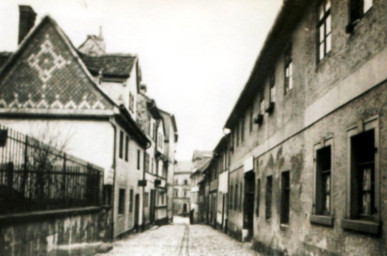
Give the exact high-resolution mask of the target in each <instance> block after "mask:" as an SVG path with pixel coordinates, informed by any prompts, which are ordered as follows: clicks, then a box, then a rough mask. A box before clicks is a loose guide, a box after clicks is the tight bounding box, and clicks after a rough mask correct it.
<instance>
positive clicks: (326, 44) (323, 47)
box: [318, 0, 332, 61]
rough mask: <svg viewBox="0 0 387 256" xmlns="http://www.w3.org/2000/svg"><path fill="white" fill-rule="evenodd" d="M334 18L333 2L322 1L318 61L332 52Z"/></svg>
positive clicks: (319, 21)
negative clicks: (332, 24)
mask: <svg viewBox="0 0 387 256" xmlns="http://www.w3.org/2000/svg"><path fill="white" fill-rule="evenodd" d="M331 23H332V18H331V1H330V0H322V1H321V4H320V7H319V19H318V33H319V41H318V42H319V43H318V46H319V53H318V56H319V57H318V60H319V61H320V60H322V59H323V58H324V57H325V56H327V55H328V53H329V52H330V51H331V47H332V43H331V41H332V36H331V30H332V26H331Z"/></svg>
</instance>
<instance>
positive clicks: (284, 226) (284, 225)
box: [280, 223, 289, 230]
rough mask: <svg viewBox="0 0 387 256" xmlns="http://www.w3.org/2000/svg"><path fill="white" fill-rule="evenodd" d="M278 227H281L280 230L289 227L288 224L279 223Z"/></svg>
mask: <svg viewBox="0 0 387 256" xmlns="http://www.w3.org/2000/svg"><path fill="white" fill-rule="evenodd" d="M280 229H281V230H288V229H289V224H286V223H281V224H280Z"/></svg>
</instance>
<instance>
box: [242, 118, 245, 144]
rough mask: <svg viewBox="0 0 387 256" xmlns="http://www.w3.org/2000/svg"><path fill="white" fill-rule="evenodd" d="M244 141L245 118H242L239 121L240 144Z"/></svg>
mask: <svg viewBox="0 0 387 256" xmlns="http://www.w3.org/2000/svg"><path fill="white" fill-rule="evenodd" d="M244 139H245V118H244V117H242V119H241V142H243V141H244Z"/></svg>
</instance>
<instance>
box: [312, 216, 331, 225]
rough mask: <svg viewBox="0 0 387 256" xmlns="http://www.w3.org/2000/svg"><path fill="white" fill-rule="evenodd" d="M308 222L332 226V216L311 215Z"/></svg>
mask: <svg viewBox="0 0 387 256" xmlns="http://www.w3.org/2000/svg"><path fill="white" fill-rule="evenodd" d="M310 223H312V224H317V225H322V226H328V227H333V217H332V216H330V215H311V216H310Z"/></svg>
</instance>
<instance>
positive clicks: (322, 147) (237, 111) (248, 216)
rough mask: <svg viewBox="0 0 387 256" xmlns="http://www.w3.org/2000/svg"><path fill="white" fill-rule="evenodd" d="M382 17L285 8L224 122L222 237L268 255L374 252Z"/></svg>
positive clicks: (381, 125)
mask: <svg viewBox="0 0 387 256" xmlns="http://www.w3.org/2000/svg"><path fill="white" fill-rule="evenodd" d="M386 12H387V2H386V1H385V0H380V1H376V0H374V1H368V0H348V1H334V0H331V1H329V0H323V1H303V0H294V1H284V3H283V6H282V8H281V10H280V12H279V14H278V16H277V18H276V21H275V23H274V25H273V27H272V29H271V31H270V33H269V35H268V37H267V39H266V41H265V43H264V46H263V48H262V51H261V53H260V55H259V57H258V59H257V61H256V63H255V66H254V68H253V71H252V73H251V75H250V77H249V79H248V81H247V83H246V85H245V87H244V89H243V91H242V93H241V95H240V97H239V98H238V100H237V103H236V104H235V107H234V108H233V110H232V112H231V114H230V116H229V118H228V120H227V122H226V124H225V128H228V129H230V130H231V133H230V140H229V141H230V143H229V151H230V162H229V163H230V166H229V178H228V194H229V198H228V201H229V206H228V224H227V225H228V227H227V233H228V234H230V235H232V236H234V237H236V238H238V239H241V240H249V239H251V240H252V243H253V246H254V247H255V249H257V250H258V251H260V252H262V253H264V254H269V255H272V254H279V255H281V254H285V255H310V254H313V255H384V254H385V251H386V250H387V247H386V244H387V243H386V235H387V229H386V227H385V225H382V223H383V222H385V221H386V218H387V212H386V209H387V208H386V202H385V200H384V199H383V198H385V197H386V196H387V194H386V190H385V189H384V188H385V187H386V180H385V179H384V178H383V170H384V169H386V166H387V162H386V157H385V156H386V145H387V143H386V139H387V137H386V136H387V132H386V128H385V127H386V125H385V124H386V121H387V119H386V117H385V113H386V110H387V106H386V102H387V93H386V91H387V82H386V81H387V73H386V71H385V67H386V65H387V62H386V60H387V47H386V46H387V44H386V42H387V41H386V38H387V32H386V31H387V30H386V28H387V19H386V16H385V15H384V14H385V13H386ZM204 193H206V195H209V194H207V193H209V191H206V188H205V187H204ZM218 199H219V197H218Z"/></svg>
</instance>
